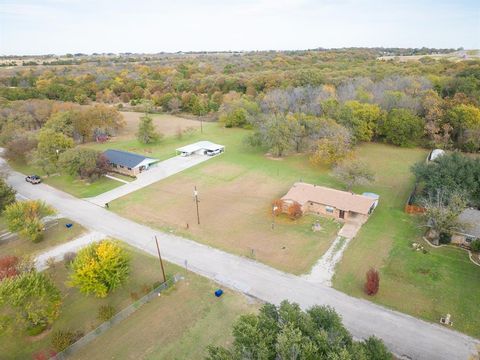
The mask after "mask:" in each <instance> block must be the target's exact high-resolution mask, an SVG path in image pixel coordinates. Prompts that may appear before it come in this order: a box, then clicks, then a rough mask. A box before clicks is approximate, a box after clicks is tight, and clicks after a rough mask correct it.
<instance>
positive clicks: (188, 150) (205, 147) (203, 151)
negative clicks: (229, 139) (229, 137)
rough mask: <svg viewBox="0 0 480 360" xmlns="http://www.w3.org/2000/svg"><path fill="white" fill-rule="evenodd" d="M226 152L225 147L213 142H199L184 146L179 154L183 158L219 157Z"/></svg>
mask: <svg viewBox="0 0 480 360" xmlns="http://www.w3.org/2000/svg"><path fill="white" fill-rule="evenodd" d="M224 151H225V146H223V145H219V144H215V143H213V142H211V141H199V142H196V143H193V144H189V145H185V146H182V147H181V148H178V149H177V154H180V155H182V156H190V155H193V154H198V155H211V156H212V155H217V154H220V153H222V152H224Z"/></svg>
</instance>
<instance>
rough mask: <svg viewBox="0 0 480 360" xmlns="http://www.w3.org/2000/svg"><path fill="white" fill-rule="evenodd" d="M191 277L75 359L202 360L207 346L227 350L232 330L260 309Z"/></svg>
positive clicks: (205, 281)
mask: <svg viewBox="0 0 480 360" xmlns="http://www.w3.org/2000/svg"><path fill="white" fill-rule="evenodd" d="M217 288H218V286H217V285H216V284H214V283H213V282H211V281H209V280H207V279H206V278H203V277H200V276H197V275H193V274H189V275H188V278H187V279H186V280H183V281H181V282H179V283H178V284H177V285H176V286H175V288H174V290H173V291H169V292H168V293H167V294H166V295H162V296H161V297H160V298H157V299H155V300H153V301H152V302H151V303H148V304H146V305H145V306H144V307H142V308H141V309H140V310H139V311H137V312H136V313H135V314H133V315H132V316H131V317H129V318H128V319H126V320H125V321H123V322H121V323H120V324H118V325H116V326H115V327H114V328H112V329H110V330H109V331H108V332H106V333H104V334H103V335H102V336H100V337H99V338H97V339H96V340H95V341H93V342H92V343H90V344H89V345H88V347H85V348H83V349H82V350H81V351H79V352H77V353H76V354H75V355H74V356H72V359H85V360H87V359H88V360H93V359H99V360H101V359H106V358H110V359H152V360H153V359H201V358H203V357H204V355H205V349H206V347H207V346H208V345H209V344H215V345H229V344H230V343H231V340H232V336H231V326H232V324H233V322H234V321H235V319H236V318H237V317H238V316H239V315H241V314H244V313H249V312H255V311H256V310H257V309H258V306H259V304H258V303H257V302H254V301H252V300H249V299H247V298H246V297H245V296H243V295H241V294H238V293H236V292H233V291H230V290H227V291H226V292H225V293H224V295H223V296H222V297H221V298H216V297H215V296H213V293H214V291H215V290H216V289H217Z"/></svg>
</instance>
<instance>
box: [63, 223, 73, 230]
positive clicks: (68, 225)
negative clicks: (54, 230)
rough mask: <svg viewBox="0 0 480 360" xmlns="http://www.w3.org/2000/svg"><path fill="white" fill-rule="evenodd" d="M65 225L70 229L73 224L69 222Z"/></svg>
mask: <svg viewBox="0 0 480 360" xmlns="http://www.w3.org/2000/svg"><path fill="white" fill-rule="evenodd" d="M65 226H66V228H67V229H70V228H71V227H72V226H73V224H71V223H69V224H65Z"/></svg>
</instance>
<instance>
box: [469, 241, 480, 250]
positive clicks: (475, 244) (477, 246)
mask: <svg viewBox="0 0 480 360" xmlns="http://www.w3.org/2000/svg"><path fill="white" fill-rule="evenodd" d="M470 246H471V248H472V251H475V252H480V239H476V240H473V241H472V243H471V245H470Z"/></svg>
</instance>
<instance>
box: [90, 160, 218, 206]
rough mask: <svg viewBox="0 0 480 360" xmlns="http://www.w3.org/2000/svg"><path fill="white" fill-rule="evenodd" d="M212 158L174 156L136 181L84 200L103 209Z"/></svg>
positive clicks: (140, 175) (138, 177) (144, 173)
mask: <svg viewBox="0 0 480 360" xmlns="http://www.w3.org/2000/svg"><path fill="white" fill-rule="evenodd" d="M211 158H212V156H207V155H191V156H186V157H183V156H175V157H172V158H170V159H168V160H165V161H162V162H160V163H158V164H157V165H155V166H153V167H151V168H150V169H149V170H147V171H145V172H143V173H141V174H139V175H138V176H137V179H136V180H133V181H131V182H127V183H126V184H124V185H121V186H119V187H117V188H115V189H112V190H110V191H107V192H104V193H103V194H100V195H98V196H95V197H91V198H87V199H85V200H87V201H89V202H91V203H93V204H95V205H99V206H102V207H104V206H105V204H106V203H109V202H110V201H113V200H115V199H118V198H121V197H122V196H125V195H128V194H130V193H132V192H134V191H137V190H140V189H142V188H144V187H146V186H149V185H152V184H153V183H156V182H157V181H160V180H162V179H165V178H167V177H169V176H172V175H174V174H177V173H179V172H181V171H183V170H185V169H188V168H190V167H192V166H195V165H197V164H200V163H202V162H204V161H207V160H209V159H211Z"/></svg>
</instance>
